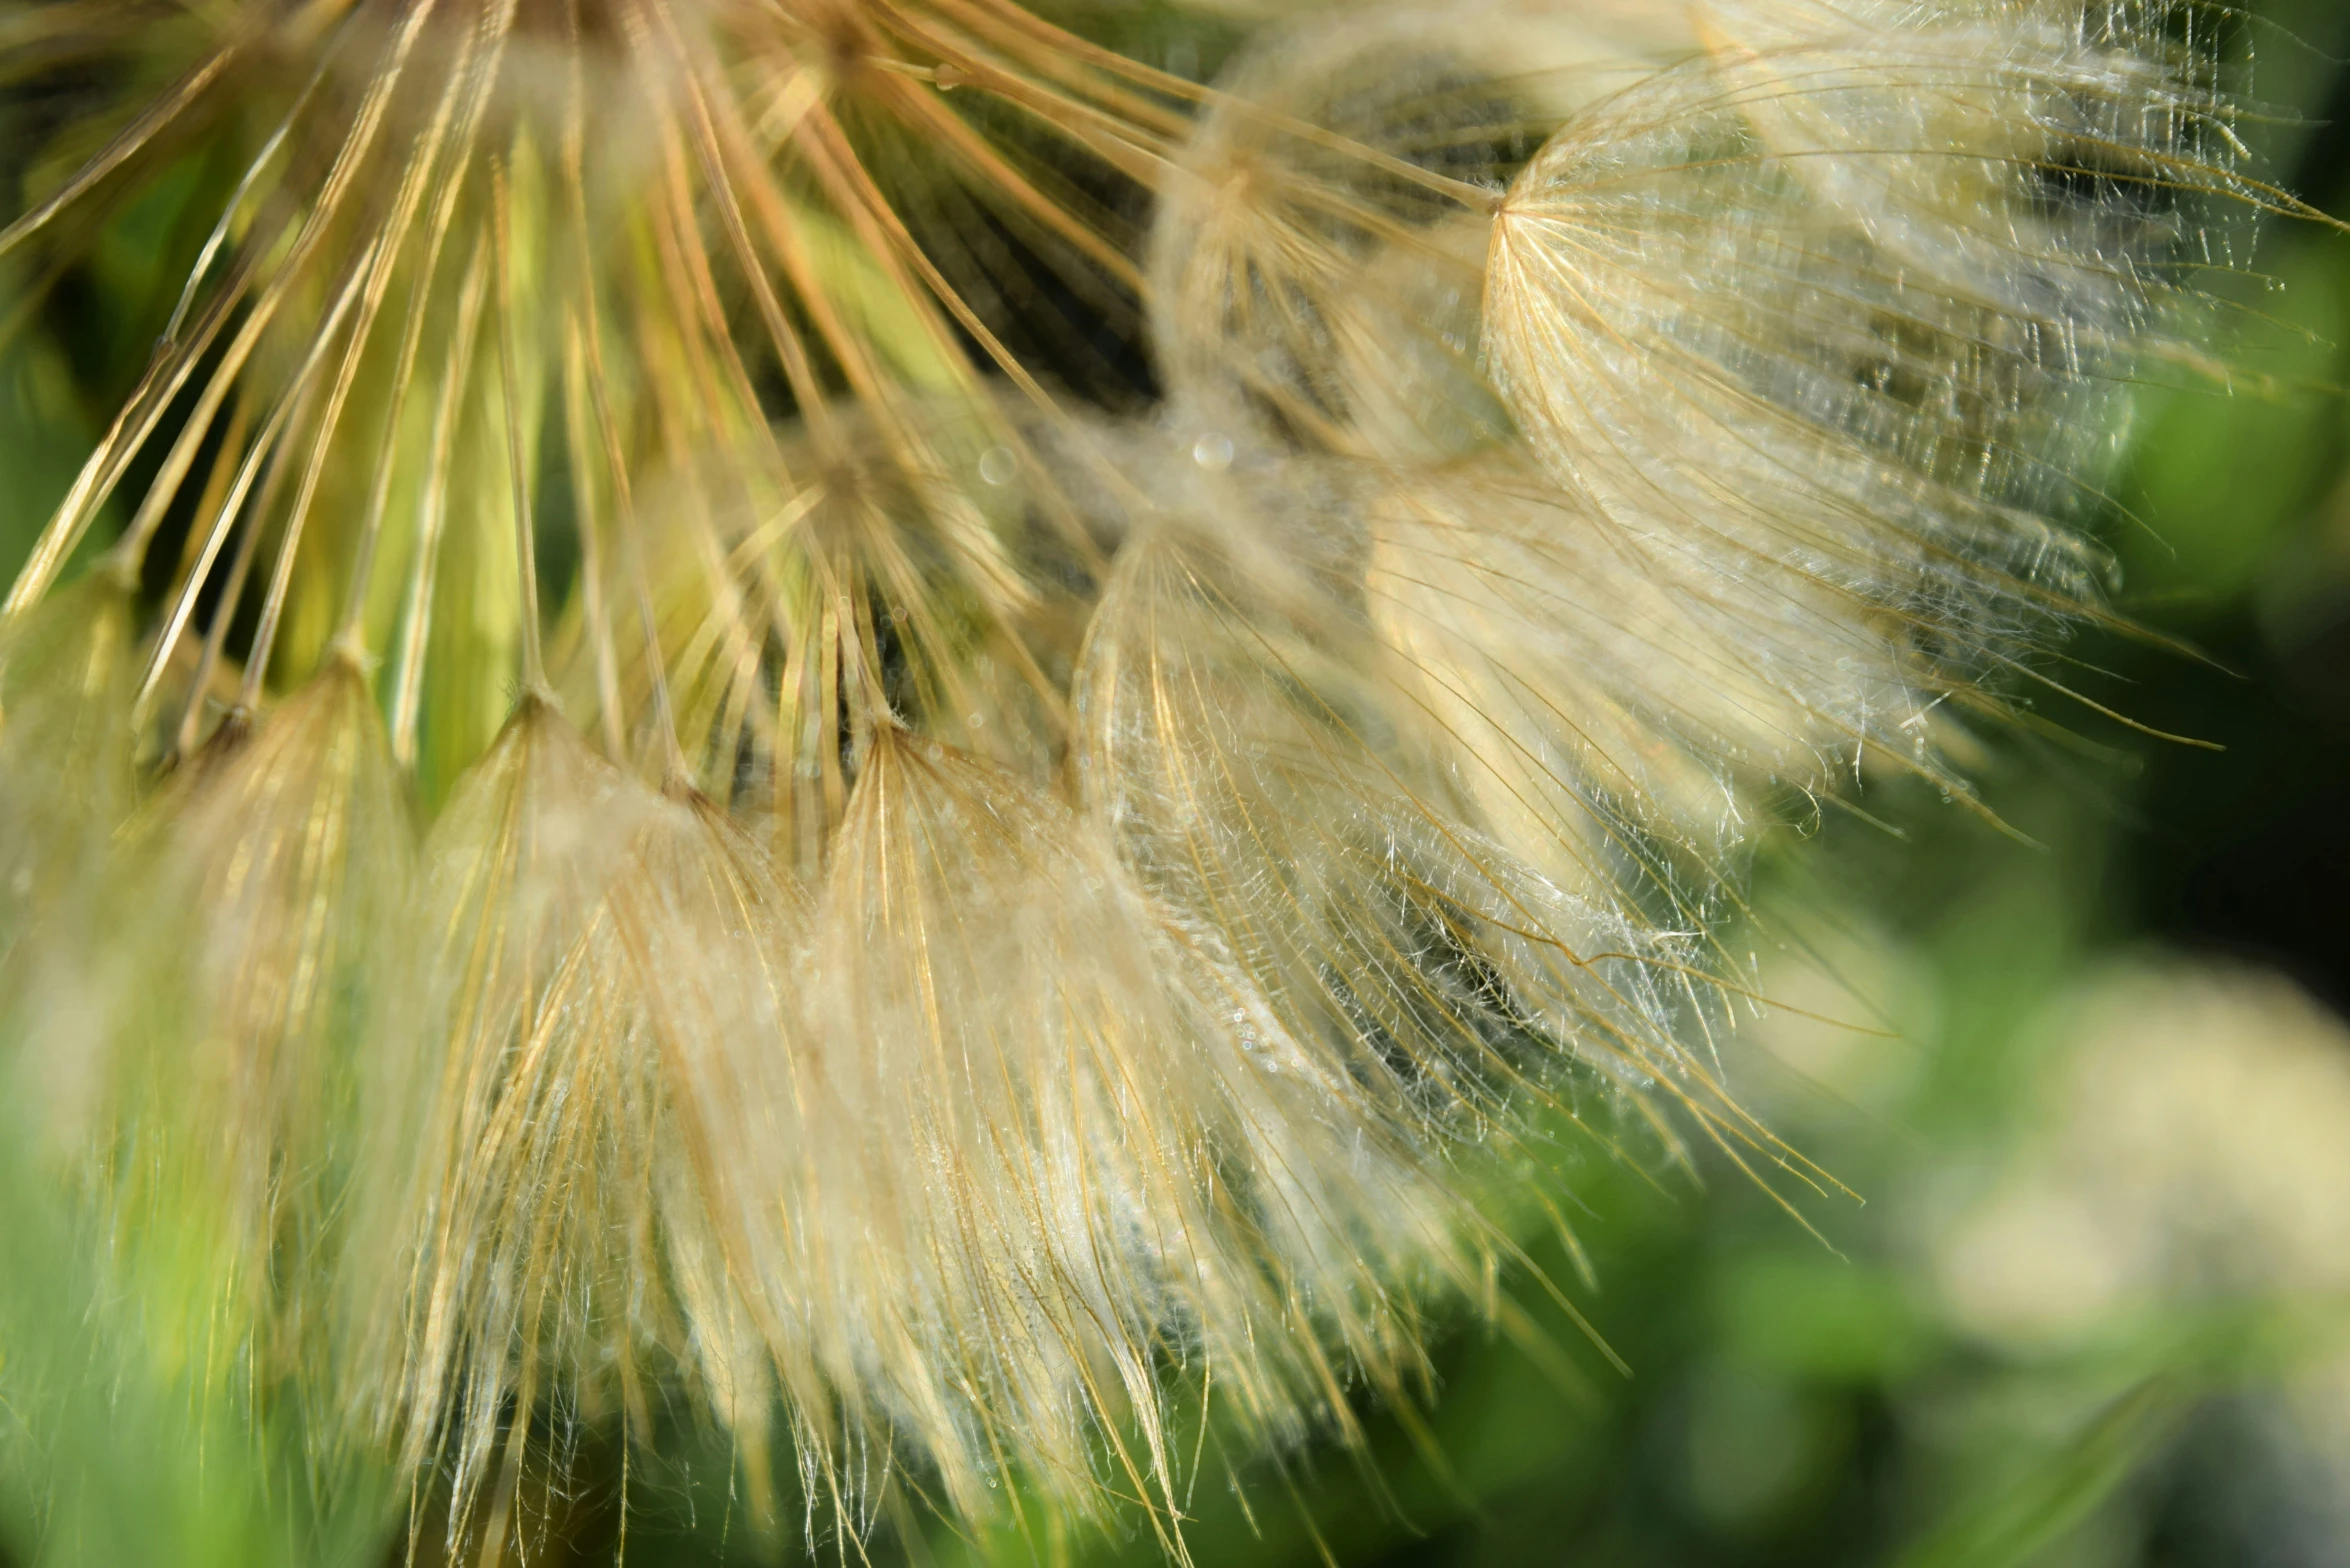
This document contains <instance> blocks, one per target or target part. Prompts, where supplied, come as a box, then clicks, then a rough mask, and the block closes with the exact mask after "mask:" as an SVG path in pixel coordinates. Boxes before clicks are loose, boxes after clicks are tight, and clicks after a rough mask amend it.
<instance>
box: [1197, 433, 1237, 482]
mask: <svg viewBox="0 0 2350 1568" xmlns="http://www.w3.org/2000/svg"><path fill="white" fill-rule="evenodd" d="M1191 460H1192V461H1193V462H1195V463H1197V464H1199V466H1200V467H1202V468H1204V469H1206V470H1207V471H1208V472H1209V473H1211V474H1220V473H1222V472H1223V471H1224V470H1225V469H1227V468H1230V467H1231V466H1232V438H1231V437H1230V436H1228V435H1226V434H1224V432H1222V431H1221V430H1211V431H1209V432H1208V433H1207V434H1206V435H1204V436H1201V437H1200V438H1199V439H1198V440H1197V441H1194V442H1192V443H1191Z"/></svg>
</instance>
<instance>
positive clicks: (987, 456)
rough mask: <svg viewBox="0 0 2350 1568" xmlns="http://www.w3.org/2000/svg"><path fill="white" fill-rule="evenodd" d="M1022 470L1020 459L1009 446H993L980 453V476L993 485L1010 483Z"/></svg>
mask: <svg viewBox="0 0 2350 1568" xmlns="http://www.w3.org/2000/svg"><path fill="white" fill-rule="evenodd" d="M1019 471H1020V459H1018V458H1017V457H1014V456H1013V455H1012V449H1011V448H1010V447H1008V446H991V447H989V448H988V449H987V450H986V451H984V452H982V453H980V454H979V477H980V478H982V479H984V480H986V481H987V482H988V483H989V484H991V485H1008V484H1010V483H1011V482H1012V476H1013V475H1014V474H1017V473H1018V472H1019Z"/></svg>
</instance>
